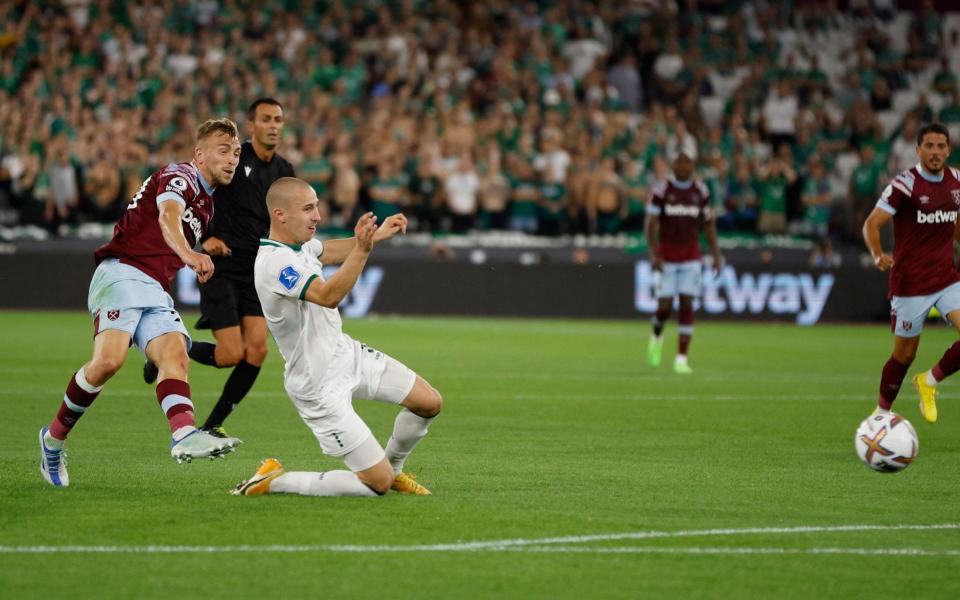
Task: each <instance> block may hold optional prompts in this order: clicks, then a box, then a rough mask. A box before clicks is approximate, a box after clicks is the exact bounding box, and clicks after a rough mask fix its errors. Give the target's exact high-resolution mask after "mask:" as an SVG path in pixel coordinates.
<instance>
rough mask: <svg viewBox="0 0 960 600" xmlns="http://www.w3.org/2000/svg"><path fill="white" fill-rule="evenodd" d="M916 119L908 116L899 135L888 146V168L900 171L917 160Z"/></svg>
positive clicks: (914, 163)
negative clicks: (889, 146)
mask: <svg viewBox="0 0 960 600" xmlns="http://www.w3.org/2000/svg"><path fill="white" fill-rule="evenodd" d="M918 130H919V126H918V125H917V119H916V118H913V117H910V118H908V119H907V120H906V122H905V123H904V124H903V129H902V130H901V131H900V135H898V136H897V139H896V140H894V141H893V145H892V146H891V148H890V170H891V171H893V172H894V173H900V172H902V171H906V170H907V169H909V168H911V167H913V166H914V165H916V164H917V162H918V161H919V158H918V157H917V131H918Z"/></svg>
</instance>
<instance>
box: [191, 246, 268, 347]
mask: <svg viewBox="0 0 960 600" xmlns="http://www.w3.org/2000/svg"><path fill="white" fill-rule="evenodd" d="M213 264H214V271H213V277H211V278H210V279H209V280H208V281H207V282H206V283H201V284H200V313H201V316H200V320H199V321H197V329H213V330H215V331H216V330H218V329H224V328H227V327H236V326H238V325H240V320H241V319H242V318H243V317H262V316H263V309H262V308H261V307H260V299H259V298H258V297H257V288H256V287H255V286H254V283H253V261H252V260H251V261H247V260H238V259H235V258H233V257H230V256H224V257H216V258H214V259H213Z"/></svg>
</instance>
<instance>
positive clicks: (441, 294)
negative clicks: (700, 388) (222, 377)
mask: <svg viewBox="0 0 960 600" xmlns="http://www.w3.org/2000/svg"><path fill="white" fill-rule="evenodd" d="M727 258H728V260H729V264H728V265H727V266H726V267H724V268H723V269H722V270H721V271H720V273H719V274H714V273H712V272H710V271H709V270H704V272H703V293H702V294H701V295H700V297H699V298H698V299H697V308H698V312H697V319H723V320H750V321H779V322H789V323H798V324H801V325H812V324H814V323H824V322H872V323H882V322H886V323H888V322H889V314H890V304H889V302H888V301H887V299H886V293H887V280H886V276H885V274H884V273H880V272H878V271H877V270H876V269H872V268H863V267H861V266H860V264H859V261H858V260H848V261H845V262H844V264H843V266H841V267H840V268H836V269H813V268H809V267H807V266H805V264H804V260H803V259H805V256H804V257H800V258H801V260H799V261H793V263H792V264H785V263H784V262H783V261H780V262H778V261H774V263H772V264H763V263H761V262H760V261H759V259H758V255H757V254H756V253H755V252H743V253H741V254H740V255H736V254H735V253H734V252H730V253H728V257H727ZM332 270H333V269H332V268H331V269H329V270H326V269H325V271H324V272H325V274H326V275H328V276H329V275H330V274H332ZM36 273H43V274H44V277H41V278H36V277H34V274H36ZM92 273H93V261H92V260H90V254H89V253H82V254H81V253H77V254H69V253H67V254H62V253H55V252H44V253H22V254H16V255H11V256H6V255H0V283H8V284H9V285H0V307H3V308H4V309H7V308H28V309H42V308H60V309H75V310H84V309H86V298H87V288H88V287H89V285H90V276H91V275H92ZM22 281H31V282H32V284H31V286H32V287H31V291H30V293H24V292H23V287H22V286H20V285H18V282H22ZM655 286H656V277H655V274H654V272H653V270H652V269H651V268H650V263H649V262H648V261H646V260H640V261H622V262H615V263H602V262H592V263H587V264H582V265H574V264H570V263H562V262H553V263H546V264H539V265H529V266H525V265H521V264H517V263H504V262H498V263H491V264H484V265H475V264H470V263H467V262H465V261H437V260H429V259H421V260H416V259H414V260H385V259H381V260H380V261H378V262H376V263H372V264H368V265H367V268H366V269H365V270H364V273H363V275H362V276H361V277H360V280H359V281H358V282H357V285H356V286H355V287H354V289H353V290H352V292H351V293H350V295H349V297H348V298H347V299H346V300H345V302H344V303H343V304H342V306H341V308H342V310H343V313H344V316H346V317H354V318H359V317H363V316H365V315H367V314H371V313H373V314H381V315H391V314H393V315H425V316H440V315H450V316H475V317H486V316H491V317H538V318H543V317H551V318H563V319H577V318H590V319H641V320H646V319H648V318H649V315H650V314H651V313H652V312H653V311H654V310H656V302H657V296H656V292H655ZM172 293H173V297H174V299H175V301H176V304H177V307H178V308H179V309H181V310H196V308H197V305H198V304H199V302H200V293H199V290H198V289H197V279H196V275H194V274H193V273H192V272H190V271H189V270H187V271H184V272H183V273H181V274H180V275H179V276H178V277H177V278H176V280H175V283H174V286H173V290H172Z"/></svg>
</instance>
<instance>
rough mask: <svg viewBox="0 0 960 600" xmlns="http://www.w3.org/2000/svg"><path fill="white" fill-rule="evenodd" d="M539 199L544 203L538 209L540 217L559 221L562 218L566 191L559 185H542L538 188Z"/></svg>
mask: <svg viewBox="0 0 960 600" xmlns="http://www.w3.org/2000/svg"><path fill="white" fill-rule="evenodd" d="M540 197H541V198H543V200H544V203H543V204H542V205H541V207H540V216H541V217H543V218H544V219H550V220H554V221H556V220H559V219H562V218H563V216H564V212H563V209H564V207H565V206H566V202H565V201H566V198H567V189H566V188H565V187H564V186H563V184H560V183H544V184H543V185H541V186H540Z"/></svg>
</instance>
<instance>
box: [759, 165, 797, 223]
mask: <svg viewBox="0 0 960 600" xmlns="http://www.w3.org/2000/svg"><path fill="white" fill-rule="evenodd" d="M796 180H797V173H796V171H794V170H793V167H792V166H791V165H789V164H786V163H784V162H783V161H782V160H781V159H779V158H773V159H771V160H770V161H768V162H766V163H765V164H764V165H763V166H762V167H760V169H759V170H758V173H757V183H758V187H759V189H760V191H759V208H760V215H759V217H758V218H757V231H758V232H760V233H773V234H781V233H784V232H785V231H786V229H787V186H788V185H790V184H792V183H793V182H794V181H796Z"/></svg>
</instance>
